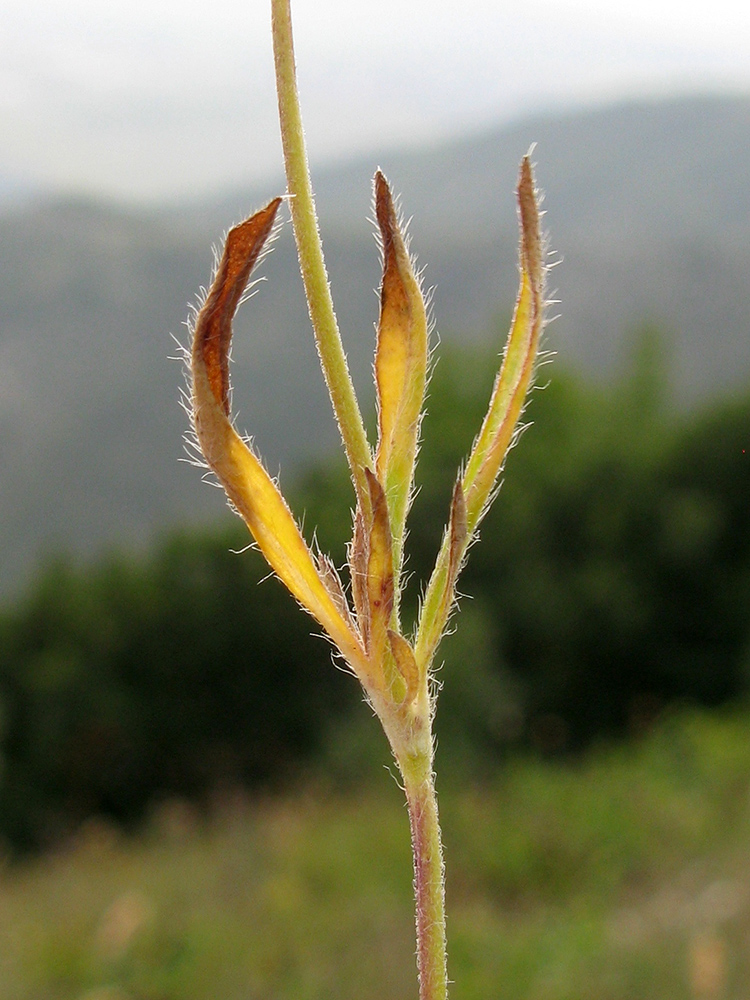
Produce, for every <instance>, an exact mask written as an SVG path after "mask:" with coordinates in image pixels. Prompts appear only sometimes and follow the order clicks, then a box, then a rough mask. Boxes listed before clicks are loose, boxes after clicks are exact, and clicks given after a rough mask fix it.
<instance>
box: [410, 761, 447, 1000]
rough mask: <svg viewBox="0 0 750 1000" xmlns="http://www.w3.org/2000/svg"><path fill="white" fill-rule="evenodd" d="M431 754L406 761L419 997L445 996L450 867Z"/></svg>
mask: <svg viewBox="0 0 750 1000" xmlns="http://www.w3.org/2000/svg"><path fill="white" fill-rule="evenodd" d="M431 757H432V754H431V753H430V754H428V755H427V759H426V760H425V759H424V758H422V759H420V760H418V761H416V762H415V765H416V766H414V767H406V768H404V767H403V766H402V773H403V776H404V787H405V790H406V800H407V804H408V808H409V823H410V825H411V842H412V850H413V853H414V895H415V898H416V918H417V966H418V968H419V1000H446V998H447V996H448V970H447V964H446V947H445V888H444V887H445V869H444V865H443V850H442V845H441V841H440V823H439V821H438V808H437V797H436V795H435V779H434V775H433V773H432V760H431Z"/></svg>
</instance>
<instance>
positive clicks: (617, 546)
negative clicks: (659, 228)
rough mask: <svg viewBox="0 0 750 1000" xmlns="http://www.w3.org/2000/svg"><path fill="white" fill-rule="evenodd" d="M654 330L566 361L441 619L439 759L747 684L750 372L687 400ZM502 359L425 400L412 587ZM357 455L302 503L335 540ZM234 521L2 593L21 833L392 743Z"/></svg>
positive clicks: (314, 483) (579, 739)
mask: <svg viewBox="0 0 750 1000" xmlns="http://www.w3.org/2000/svg"><path fill="white" fill-rule="evenodd" d="M660 359H661V351H660V346H659V338H658V337H656V336H655V335H654V334H653V333H649V332H645V333H644V334H643V335H642V336H641V337H640V339H639V340H638V341H637V344H636V347H635V349H634V352H633V357H632V361H631V365H630V368H629V371H628V373H627V375H626V376H624V377H623V378H622V379H621V380H620V381H619V382H618V383H617V384H616V385H614V386H608V387H603V386H597V385H595V384H591V383H588V382H583V381H580V380H578V379H576V378H573V377H572V376H570V375H566V374H565V373H564V372H563V371H562V370H561V369H560V368H557V369H556V370H555V373H554V375H555V377H554V380H553V381H552V382H551V384H550V385H549V387H547V388H545V389H544V390H543V391H538V392H537V393H536V395H535V397H534V398H533V400H532V403H531V408H530V411H529V416H530V417H531V418H533V421H534V427H533V429H531V430H530V431H529V432H528V433H527V434H525V435H524V441H523V447H521V448H519V449H517V450H514V451H513V452H512V453H511V455H510V458H509V461H508V478H507V482H506V483H505V484H504V485H503V488H502V490H501V494H500V497H499V498H498V501H497V503H496V505H495V507H494V508H493V510H492V512H491V514H490V515H489V517H488V518H487V521H486V522H485V525H484V527H483V531H482V535H483V537H482V540H481V544H480V545H478V546H477V547H476V548H475V549H474V550H473V551H472V552H471V557H470V562H469V566H468V569H467V571H466V574H465V576H464V577H463V578H462V587H463V591H464V593H466V594H467V595H470V598H471V599H465V600H464V601H463V603H462V611H461V614H460V616H459V619H457V625H458V628H457V631H456V633H455V635H452V636H450V637H449V638H448V639H447V640H446V643H445V646H444V647H443V648H444V657H445V661H446V665H445V667H444V669H443V671H442V672H441V673H440V674H439V677H440V680H441V681H443V682H444V691H443V693H442V695H441V698H440V708H439V712H438V719H437V730H438V736H439V743H440V767H441V772H443V773H447V774H450V772H451V770H453V771H454V772H461V773H463V772H465V771H466V769H469V770H471V771H473V772H477V771H481V770H483V769H494V768H495V765H496V761H497V759H498V756H499V755H502V754H506V753H507V752H508V749H509V748H512V747H527V748H528V747H530V748H533V749H535V750H536V751H538V752H541V753H543V754H552V753H566V752H575V751H577V750H579V749H581V748H583V747H585V746H587V745H588V744H590V743H591V742H592V741H599V740H601V739H602V738H609V737H613V736H618V735H623V734H629V733H633V732H640V731H641V730H642V729H643V728H644V727H646V726H648V725H649V724H650V722H651V721H653V719H654V717H655V716H656V715H658V714H659V712H660V711H662V710H663V709H664V707H665V706H667V705H669V704H672V703H674V702H676V701H685V700H688V701H692V702H698V703H701V704H705V705H718V704H720V703H723V702H725V701H727V700H729V699H733V698H737V697H739V696H741V695H743V694H744V693H745V692H746V690H747V684H748V668H750V611H749V609H750V520H749V519H748V517H747V510H746V505H747V497H748V496H749V495H750V465H749V462H750V459H749V458H748V454H747V451H746V449H747V448H748V445H749V444H750V442H749V441H748V428H749V427H750V396H746V397H744V398H737V399H734V400H730V401H727V402H725V403H723V404H722V405H720V406H715V407H713V408H711V409H706V410H704V411H702V412H699V413H693V414H692V415H690V416H678V415H677V412H678V411H675V410H674V408H672V407H671V405H670V401H669V399H668V398H667V397H666V395H665V389H664V386H665V385H666V384H667V378H666V373H665V371H664V365H663V363H662V362H661V360H660ZM493 368H494V361H493V359H492V358H488V356H487V353H486V352H481V351H474V352H469V351H463V352H459V351H449V352H448V353H447V354H444V356H443V358H442V360H441V361H440V363H439V364H438V366H437V369H436V372H435V375H434V378H433V382H432V387H431V394H430V402H429V414H428V417H427V418H426V420H425V424H424V434H423V438H424V445H423V449H422V457H421V462H420V467H419V472H418V477H419V485H420V492H419V495H418V496H417V498H416V501H415V505H414V510H413V515H412V518H411V533H410V538H409V543H408V552H409V564H408V566H409V568H410V570H411V571H412V573H413V580H412V584H411V587H410V598H411V605H410V607H411V613H413V612H414V610H415V608H416V602H417V599H418V596H419V593H420V585H421V582H422V581H423V580H424V579H425V577H426V575H427V573H428V572H429V569H430V567H431V564H432V561H433V560H434V555H435V553H436V551H437V547H438V545H439V541H440V533H441V530H442V526H443V524H444V520H445V516H446V511H447V509H448V503H449V497H450V490H451V485H452V481H453V477H454V475H455V471H456V467H457V464H458V461H459V460H460V458H461V456H462V455H463V454H465V453H466V451H467V449H468V446H469V444H470V443H471V438H472V435H473V433H474V431H475V430H476V428H477V426H478V422H479V420H480V418H481V414H482V412H483V410H484V407H485V404H486V398H487V394H488V393H489V389H490V382H491V378H492V372H493ZM350 489H351V487H350V486H349V485H348V477H347V475H346V472H345V470H344V469H343V468H341V467H339V466H337V465H321V466H317V467H315V468H313V469H311V470H309V471H308V473H307V474H306V475H305V476H304V478H303V479H302V480H301V481H300V482H299V483H298V487H297V502H296V503H295V508H296V509H297V510H298V511H300V512H301V511H303V510H304V511H305V512H306V517H305V520H306V524H307V525H308V529H309V530H311V528H312V526H313V525H316V524H317V525H318V526H319V527H318V531H317V534H318V538H319V540H320V543H321V546H322V547H323V548H326V549H329V550H330V551H331V552H332V553H333V555H334V557H335V558H336V559H337V561H339V562H341V561H342V560H343V554H344V546H345V539H346V538H347V537H348V534H349V529H350V516H351V515H350V510H349V509H350V506H351V503H352V499H351V497H350V495H349V491H350ZM246 543H247V537H246V535H245V534H244V529H243V527H242V526H241V525H240V524H239V523H238V525H237V528H236V530H233V531H231V532H230V533H228V534H227V533H226V532H224V533H215V534H211V533H210V532H207V533H203V534H178V535H174V536H172V537H169V538H166V539H163V540H162V541H161V542H160V543H159V544H158V545H156V546H155V547H154V548H153V550H152V551H150V552H148V553H146V554H145V555H142V556H140V557H134V556H130V555H126V554H123V553H112V554H109V555H107V556H106V557H102V558H100V559H99V560H98V561H97V562H95V563H92V564H88V565H75V564H73V563H72V562H70V561H69V560H66V559H65V558H58V559H57V560H56V561H54V562H51V563H49V564H47V565H45V566H44V567H42V569H41V570H40V573H39V575H38V577H37V579H36V581H35V583H34V584H33V586H32V587H30V588H29V590H28V591H27V593H26V594H25V595H24V596H23V597H22V599H20V600H18V601H16V603H14V604H13V605H11V606H9V607H7V608H6V609H5V610H4V612H3V614H2V616H1V617H0V710H1V714H0V721H1V723H2V729H1V734H0V750H1V752H2V772H1V773H0V834H2V836H4V837H5V839H6V840H7V841H8V842H9V843H10V844H12V845H13V846H15V847H20V848H26V847H33V846H39V845H44V844H46V843H49V842H51V841H55V840H57V839H59V838H60V837H61V836H63V835H64V834H66V833H67V832H69V831H71V830H73V829H75V828H76V827H77V826H78V825H79V824H80V823H81V821H82V820H83V819H84V818H85V817H87V816H89V815H92V814H95V813H96V814H105V815H110V816H111V817H113V818H115V819H117V820H118V821H123V822H131V821H134V820H138V819H139V818H140V817H142V816H143V815H144V813H145V811H146V810H147V809H148V808H149V807H150V806H151V805H152V804H153V803H154V802H155V801H159V800H160V799H163V798H166V797H170V796H173V795H180V796H186V797H190V798H194V799H196V800H198V801H207V800H208V798H209V797H210V796H211V795H213V794H215V793H216V791H217V789H222V788H232V787H236V786H238V785H244V786H247V787H253V788H259V787H263V788H267V787H278V786H279V785H281V784H288V783H289V782H290V781H293V780H294V778H295V776H296V775H298V774H300V773H301V770H303V771H304V772H305V773H306V774H309V773H310V771H315V772H316V773H317V774H319V775H320V774H324V775H327V776H328V777H327V778H326V780H333V781H336V782H343V783H345V782H347V781H351V780H352V779H353V778H355V777H357V778H358V777H360V776H361V775H362V774H364V773H372V758H373V757H376V758H379V759H381V760H383V761H384V762H387V760H388V756H387V751H386V750H385V747H384V744H383V743H382V742H381V741H380V738H379V736H378V734H377V732H376V727H374V726H373V725H372V720H371V719H370V718H369V717H368V713H367V711H365V710H363V709H362V707H361V705H360V704H359V701H360V696H359V693H358V689H357V686H356V684H355V683H354V682H353V681H352V680H351V679H350V678H348V677H346V676H345V675H343V674H342V673H340V672H338V671H335V670H333V669H331V665H330V648H329V647H328V646H327V644H326V643H325V642H324V641H323V640H322V639H319V638H314V637H313V638H311V637H310V632H311V631H312V624H311V622H310V620H309V619H308V618H306V617H305V616H304V615H302V614H301V613H300V612H299V610H298V609H297V608H296V607H295V606H294V604H293V602H292V601H291V600H290V599H289V598H288V596H287V595H286V594H285V593H284V592H283V590H282V588H281V587H280V586H279V585H278V584H277V583H276V582H275V581H273V580H271V581H267V582H264V583H263V584H262V585H260V586H258V583H259V581H260V579H261V578H262V577H263V576H264V575H265V574H266V572H267V570H266V569H265V567H264V565H263V564H262V561H261V560H260V558H259V557H258V556H257V555H256V554H253V553H242V554H236V553H235V552H233V551H231V550H232V549H235V550H237V549H241V548H242V547H243V546H245V545H246Z"/></svg>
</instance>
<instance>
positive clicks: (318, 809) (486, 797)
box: [0, 709, 750, 1000]
mask: <svg viewBox="0 0 750 1000" xmlns="http://www.w3.org/2000/svg"><path fill="white" fill-rule="evenodd" d="M749 727H750V717H749V716H748V713H747V710H746V709H745V710H741V711H740V710H737V709H735V710H733V711H731V712H728V711H726V710H725V711H723V712H722V713H717V712H715V713H713V714H708V713H707V712H706V711H705V710H700V711H699V710H692V711H687V710H682V711H680V712H678V713H668V714H667V716H666V717H665V718H663V719H662V720H661V721H660V722H659V723H658V724H657V725H656V727H655V728H654V729H653V730H652V731H651V732H650V733H649V734H648V735H647V736H645V737H642V738H641V739H640V740H638V741H633V742H631V743H629V744H625V743H621V744H619V745H617V746H610V747H609V748H599V749H598V750H592V751H590V752H589V753H588V754H587V755H586V757H585V759H584V758H580V759H578V761H577V762H576V763H575V764H574V765H572V764H571V762H570V761H568V762H563V761H560V760H557V761H540V760H538V759H532V758H530V757H528V756H526V757H524V756H517V757H515V759H514V760H513V761H509V762H507V763H505V764H504V765H501V766H500V767H499V768H498V769H497V773H496V774H495V776H494V777H493V779H492V780H488V781H485V782H484V783H482V784H481V785H465V786H464V787H463V788H460V789H459V788H456V787H453V788H450V787H449V788H448V789H447V790H446V791H445V792H444V793H443V794H442V796H441V809H442V815H443V824H444V832H445V841H446V852H447V857H448V879H447V892H448V912H449V914H450V922H449V931H450V935H449V937H450V949H449V955H450V973H451V978H452V980H454V983H455V985H454V986H453V987H452V993H451V995H452V996H453V997H454V998H455V1000H487V998H491V997H499V996H502V997H505V998H507V1000H580V998H581V997H586V998H587V1000H643V998H644V997H648V998H649V1000H714V998H719V997H721V998H723V1000H740V998H742V997H744V996H746V983H747V978H748V975H749V974H750V951H748V948H747V941H748V936H749V935H750V875H749V872H750V864H749V863H748V862H750V852H749V849H748V844H750V741H748V739H747V732H748V728H749ZM0 899H1V900H2V909H1V910H0V913H1V914H2V919H0V995H2V996H3V997H4V998H5V1000H215V998H216V997H221V998H222V1000H240V998H242V1000H256V998H257V1000H267V998H270V997H274V998H276V1000H338V998H344V997H347V998H350V997H357V998H359V1000H375V998H378V1000H380V998H383V997H389V998H392V1000H400V998H404V1000H406V998H407V997H413V996H414V994H415V989H416V986H415V981H416V970H415V961H414V954H413V915H412V900H411V891H410V857H409V846H408V820H407V816H406V812H405V810H404V808H403V803H402V796H401V792H400V790H399V789H398V788H397V787H396V783H395V782H390V781H387V780H381V781H380V782H379V785H378V787H377V788H374V787H372V786H371V787H369V788H367V787H365V788H364V789H360V790H358V791H356V792H350V793H347V794H341V793H340V792H335V793H333V792H331V790H330V788H329V789H328V790H327V789H326V787H325V785H321V784H315V783H314V784H313V785H312V786H310V787H309V788H308V789H307V790H306V791H305V792H304V793H296V794H294V795H291V794H287V795H286V796H283V797H273V798H267V799H260V800H258V799H257V798H255V799H253V800H250V799H248V798H246V797H245V796H243V795H238V794H234V795H230V794H229V793H226V794H225V795H224V796H223V797H222V798H221V799H220V800H217V802H216V803H215V808H214V810H213V812H212V815H211V817H210V818H207V817H205V816H202V815H201V814H200V813H199V812H198V811H197V810H196V809H195V808H194V807H192V806H190V805H188V804H187V803H185V802H184V801H179V800H172V801H170V802H164V803H162V805H161V806H160V807H159V808H158V809H157V810H155V811H154V812H153V813H152V815H151V817H150V819H149V820H148V822H147V823H145V824H144V825H143V826H142V828H141V830H140V831H139V833H138V834H137V835H136V836H132V837H127V838H126V837H124V836H123V835H122V834H121V833H120V832H118V830H117V829H116V828H114V827H112V826H110V825H108V824H105V823H102V822H101V821H91V822H89V823H87V824H85V825H84V826H83V827H82V828H81V829H80V830H79V831H78V833H77V835H76V836H75V837H74V838H71V839H69V840H68V841H67V842H66V843H65V844H64V845H63V846H61V847H60V848H59V849H58V850H56V851H54V852H51V853H48V854H47V855H46V856H44V857H43V858H38V859H34V860H27V861H24V862H19V863H17V864H15V865H12V866H10V867H7V868H6V869H5V870H3V871H0Z"/></svg>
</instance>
